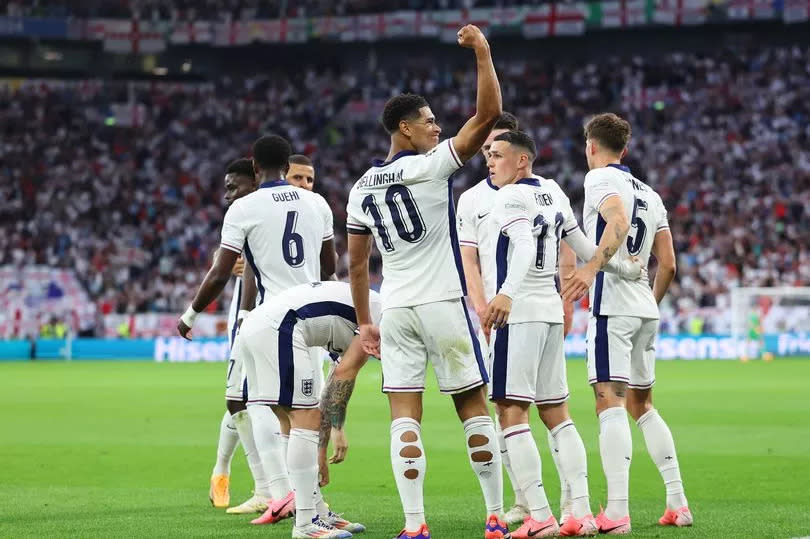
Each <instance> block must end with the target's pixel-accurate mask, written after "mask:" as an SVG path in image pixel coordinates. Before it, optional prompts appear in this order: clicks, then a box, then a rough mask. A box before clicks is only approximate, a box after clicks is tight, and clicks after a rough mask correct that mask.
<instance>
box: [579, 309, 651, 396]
mask: <svg viewBox="0 0 810 539" xmlns="http://www.w3.org/2000/svg"><path fill="white" fill-rule="evenodd" d="M657 333H658V319H655V318H638V317H636V316H602V315H600V316H592V317H591V318H590V320H589V321H588V335H587V345H588V348H587V350H588V353H587V362H588V383H590V384H595V383H596V382H625V383H627V384H628V387H632V388H634V389H648V388H651V387H652V386H653V385H654V384H655V336H656V334H657Z"/></svg>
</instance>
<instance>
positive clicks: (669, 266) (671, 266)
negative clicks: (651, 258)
mask: <svg viewBox="0 0 810 539" xmlns="http://www.w3.org/2000/svg"><path fill="white" fill-rule="evenodd" d="M658 271H660V272H662V273H663V274H664V275H666V276H667V277H669V278H670V279H671V278H673V277H675V273H676V271H677V264H676V263H675V259H674V258H671V259H666V260H663V261H659V262H658Z"/></svg>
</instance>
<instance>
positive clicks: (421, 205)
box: [346, 25, 508, 538]
mask: <svg viewBox="0 0 810 539" xmlns="http://www.w3.org/2000/svg"><path fill="white" fill-rule="evenodd" d="M458 43H459V44H460V45H461V46H463V47H466V48H471V49H473V51H474V52H475V57H476V63H477V69H478V90H477V102H476V112H475V115H474V116H473V117H472V118H470V119H469V120H468V121H467V123H465V124H464V126H463V127H462V128H461V130H460V131H459V132H458V134H457V135H456V136H455V137H453V138H452V139H447V140H444V141H442V142H441V143H439V134H440V133H441V128H440V127H439V125H438V123H437V122H436V118H435V116H434V115H433V112H432V111H431V110H430V106H429V105H428V103H427V101H425V99H424V98H423V97H421V96H418V95H413V94H404V95H398V96H395V97H392V98H391V99H389V100H388V102H387V103H386V105H385V109H384V111H383V115H382V123H383V126H384V127H385V129H386V131H387V132H388V133H389V134H390V136H391V148H390V151H389V153H388V158H387V160H386V161H384V162H383V161H377V162H375V163H374V166H373V167H372V168H371V169H369V170H368V171H367V172H366V173H365V174H364V175H363V176H362V177H361V178H360V179H359V180H358V181H357V183H355V185H354V187H353V188H352V190H351V192H350V194H349V203H348V206H347V213H348V217H347V222H346V228H347V231H348V233H349V238H348V244H349V266H350V267H349V275H350V279H351V285H352V296H353V298H354V305H355V307H356V309H357V321H358V323H359V325H360V337H361V340H362V343H363V347H364V350H365V351H366V352H367V353H369V354H371V355H374V356H377V357H380V358H381V361H382V370H383V391H384V392H386V393H387V394H388V399H389V403H390V407H391V419H392V423H391V431H390V435H391V464H392V467H393V471H394V478H395V480H396V485H397V489H398V490H399V495H400V499H401V501H402V506H403V509H404V513H405V528H404V529H403V530H402V531H401V532H400V534H399V536H398V537H400V538H407V537H420V538H425V537H430V531H429V530H428V527H427V524H426V523H425V513H424V504H423V484H424V479H425V469H426V460H425V449H424V445H423V443H422V435H421V427H420V421H421V419H422V392H423V391H424V388H425V374H426V368H427V364H428V362H430V363H431V364H432V365H433V370H434V371H435V373H436V378H437V379H438V383H439V389H440V390H441V392H442V393H445V394H450V395H452V397H453V401H454V404H455V407H456V412H457V414H458V417H459V419H460V420H461V421H462V422H463V425H464V432H465V437H466V446H467V452H468V456H469V458H470V463H471V465H472V468H473V470H474V471H475V473H476V475H477V476H478V480H479V482H480V484H481V488H482V490H483V493H484V500H485V502H486V507H487V513H488V517H487V522H486V529H485V536H486V537H491V538H495V537H503V536H504V535H505V534H506V533H507V532H508V530H507V528H506V524H505V523H504V522H503V521H501V520H500V519H499V517H498V515H499V514H500V513H501V512H502V510H503V484H502V479H501V474H500V473H492V472H491V471H490V470H500V466H501V459H500V452H499V451H498V445H497V438H496V435H495V427H494V424H493V421H492V418H491V417H490V416H489V413H488V410H487V405H486V398H485V393H484V387H485V384H486V383H487V380H488V376H487V373H486V368H485V366H484V362H483V358H482V356H481V349H480V346H479V342H478V338H477V337H476V336H475V334H474V330H473V327H472V322H471V321H470V317H469V314H468V313H467V309H466V307H465V305H464V299H463V296H464V294H465V283H464V274H463V269H462V265H461V259H460V253H459V246H458V240H457V237H456V222H455V215H454V213H455V212H454V208H453V191H452V185H451V183H450V182H449V180H448V178H449V177H450V175H451V174H452V173H453V172H455V171H456V170H457V169H459V168H460V167H461V166H462V164H463V163H464V162H465V161H466V160H468V159H470V158H471V157H473V156H474V155H475V154H476V153H477V152H478V150H479V149H480V148H481V145H482V144H483V143H484V141H485V140H486V138H487V136H488V135H489V133H490V131H492V127H493V125H495V122H496V121H497V119H498V117H500V115H501V112H502V111H501V91H500V87H499V85H498V77H497V75H496V74H495V68H494V66H493V64H492V57H491V55H490V50H489V43H488V42H487V40H486V38H485V37H484V35H483V34H482V33H481V31H480V30H479V29H478V28H477V27H475V26H473V25H467V26H465V27H464V28H462V29H461V30H460V31H459V33H458ZM372 234H373V237H374V239H375V240H376V244H377V248H378V250H379V251H380V253H381V254H382V265H383V267H382V272H383V283H382V287H381V290H380V292H381V295H382V302H383V309H384V311H383V316H382V320H381V322H380V326H379V328H377V327H376V326H375V325H374V324H373V320H372V319H371V316H370V313H369V310H368V289H369V284H368V283H369V272H368V268H369V256H370V254H371V240H372ZM380 352H382V355H380Z"/></svg>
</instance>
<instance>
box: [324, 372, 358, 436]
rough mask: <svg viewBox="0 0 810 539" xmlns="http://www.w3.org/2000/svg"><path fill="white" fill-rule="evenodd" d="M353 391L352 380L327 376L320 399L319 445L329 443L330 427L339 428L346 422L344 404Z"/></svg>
mask: <svg viewBox="0 0 810 539" xmlns="http://www.w3.org/2000/svg"><path fill="white" fill-rule="evenodd" d="M352 391H354V380H335V379H334V378H333V377H331V376H330V377H329V385H328V386H327V387H326V391H325V392H324V395H323V398H322V399H321V432H320V435H319V445H320V447H326V446H327V445H329V439H330V438H331V437H332V428H336V429H341V428H343V424H344V423H345V422H346V406H347V405H348V404H349V399H350V398H351V396H352Z"/></svg>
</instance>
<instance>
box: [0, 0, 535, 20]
mask: <svg viewBox="0 0 810 539" xmlns="http://www.w3.org/2000/svg"><path fill="white" fill-rule="evenodd" d="M549 1H550V0H304V1H283V0H272V1H269V2H268V1H260V0H168V1H165V0H118V1H114V2H110V1H105V0H76V1H72V2H69V3H66V2H60V1H50V0H34V1H31V0H26V1H19V0H3V1H0V15H7V16H10V17H21V16H25V17H80V18H97V17H98V18H119V19H123V18H127V19H128V18H131V17H136V18H141V19H153V20H176V19H181V20H213V21H221V20H251V19H275V18H280V17H282V16H287V17H295V16H310V17H315V16H326V15H336V16H343V15H358V14H363V13H382V12H388V11H396V10H419V11H421V10H443V9H464V8H467V9H469V8H474V7H493V6H515V5H532V4H542V3H548V2H549Z"/></svg>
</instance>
